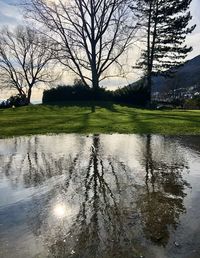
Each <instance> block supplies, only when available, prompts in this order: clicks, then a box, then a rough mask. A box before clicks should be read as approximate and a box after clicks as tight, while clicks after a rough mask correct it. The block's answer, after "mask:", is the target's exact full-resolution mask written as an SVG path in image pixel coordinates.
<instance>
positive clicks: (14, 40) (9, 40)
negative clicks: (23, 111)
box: [0, 26, 55, 104]
mask: <svg viewBox="0 0 200 258" xmlns="http://www.w3.org/2000/svg"><path fill="white" fill-rule="evenodd" d="M50 44H51V43H50V42H49V41H47V39H46V38H45V37H44V36H43V35H40V34H39V33H38V32H37V31H36V30H34V29H32V28H30V27H24V26H17V27H16V28H15V29H14V30H13V31H10V30H9V29H8V28H6V27H5V28H3V29H2V31H1V35H0V82H1V85H0V87H1V88H5V89H8V88H10V89H15V90H17V91H18V93H19V94H20V95H21V96H22V95H24V96H26V99H27V103H28V104H29V103H30V99H31V93H32V88H33V87H34V86H35V85H37V84H38V83H39V82H45V83H48V82H51V81H52V80H53V79H55V78H53V76H52V71H50V69H49V62H50V61H51V60H52V58H53V53H52V51H51V49H52V48H51V46H50Z"/></svg>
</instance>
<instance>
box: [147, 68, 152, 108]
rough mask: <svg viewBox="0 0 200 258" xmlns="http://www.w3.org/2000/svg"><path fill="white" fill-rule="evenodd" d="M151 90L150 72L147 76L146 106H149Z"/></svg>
mask: <svg viewBox="0 0 200 258" xmlns="http://www.w3.org/2000/svg"><path fill="white" fill-rule="evenodd" d="M151 90H152V75H151V72H149V73H148V75H147V105H148V106H150V105H151Z"/></svg>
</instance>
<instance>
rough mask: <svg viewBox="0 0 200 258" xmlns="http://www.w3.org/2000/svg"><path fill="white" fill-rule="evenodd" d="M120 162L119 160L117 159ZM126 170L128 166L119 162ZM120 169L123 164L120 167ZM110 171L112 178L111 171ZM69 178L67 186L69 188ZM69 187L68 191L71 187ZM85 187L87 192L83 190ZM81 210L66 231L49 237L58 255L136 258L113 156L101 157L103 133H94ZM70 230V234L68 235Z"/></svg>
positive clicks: (54, 252) (85, 174)
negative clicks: (121, 202)
mask: <svg viewBox="0 0 200 258" xmlns="http://www.w3.org/2000/svg"><path fill="white" fill-rule="evenodd" d="M115 162H117V161H115ZM117 163H118V166H120V167H121V169H122V170H123V171H124V172H125V173H126V170H125V167H124V166H123V165H122V164H121V163H120V162H117ZM118 168H119V167H118ZM108 173H109V177H111V179H108V177H107V174H108ZM69 184H70V183H69V178H68V179H67V180H66V186H67V188H68V187H69ZM67 188H65V189H64V190H65V192H66V190H67ZM83 189H84V191H83ZM79 190H80V192H79V193H78V194H80V195H82V196H83V199H82V201H81V202H80V206H79V211H78V213H77V214H76V217H75V219H74V222H73V223H72V225H71V226H70V228H67V227H66V228H65V230H64V232H65V234H60V232H61V231H62V230H58V231H59V234H60V236H59V237H58V235H57V237H56V241H55V239H48V243H52V242H54V243H53V244H52V245H50V246H49V247H50V250H51V253H52V254H53V256H54V257H71V256H72V257H82V258H83V257H92V258H95V257H102V258H103V257H135V255H136V254H137V255H138V253H137V251H136V249H135V247H134V244H133V243H132V244H131V240H132V241H133V239H134V238H133V231H131V230H130V226H129V225H128V224H127V221H126V218H125V216H126V215H125V213H124V211H123V208H122V207H121V206H120V198H121V195H120V194H121V189H120V183H119V178H118V174H117V173H116V171H115V166H114V165H113V161H112V159H111V158H108V159H107V160H105V159H103V158H102V157H101V153H100V139H99V136H93V139H92V147H91V150H90V155H89V160H88V166H87V167H86V170H85V171H84V178H83V187H82V188H80V189H79ZM66 233H67V236H66Z"/></svg>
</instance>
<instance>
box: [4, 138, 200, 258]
mask: <svg viewBox="0 0 200 258" xmlns="http://www.w3.org/2000/svg"><path fill="white" fill-rule="evenodd" d="M0 257H3V258H30V257H34V258H40V257H41V258H45V257H58V258H62V257H67V258H68V257H69V258H71V257H72V258H73V257H74V258H96V257H98V258H111V257H116V258H140V257H145V258H200V137H164V136H155V135H144V136H139V135H117V134H114V135H89V136H81V135H73V134H71V135H49V136H31V137H18V138H12V139H1V140H0Z"/></svg>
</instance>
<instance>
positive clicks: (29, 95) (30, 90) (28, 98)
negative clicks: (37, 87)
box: [27, 87, 32, 105]
mask: <svg viewBox="0 0 200 258" xmlns="http://www.w3.org/2000/svg"><path fill="white" fill-rule="evenodd" d="M31 94H32V87H29V89H28V94H27V104H28V105H29V104H30V101H31Z"/></svg>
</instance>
